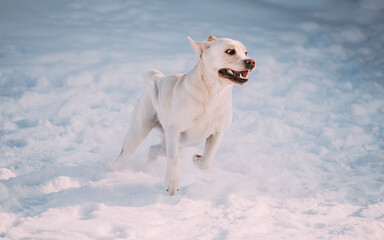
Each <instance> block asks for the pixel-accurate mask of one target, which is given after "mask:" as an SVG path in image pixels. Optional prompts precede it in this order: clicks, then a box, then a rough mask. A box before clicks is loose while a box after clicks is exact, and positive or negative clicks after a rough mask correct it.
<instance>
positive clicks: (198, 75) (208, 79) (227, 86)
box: [186, 59, 233, 101]
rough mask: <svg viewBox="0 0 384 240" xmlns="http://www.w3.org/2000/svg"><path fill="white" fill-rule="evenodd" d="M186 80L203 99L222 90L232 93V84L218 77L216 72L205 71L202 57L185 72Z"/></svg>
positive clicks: (212, 96) (211, 96)
mask: <svg viewBox="0 0 384 240" xmlns="http://www.w3.org/2000/svg"><path fill="white" fill-rule="evenodd" d="M186 80H187V81H188V84H189V85H190V86H191V87H192V88H194V89H197V91H198V92H199V93H201V94H202V96H201V97H202V98H201V99H204V101H207V100H209V99H210V98H214V97H215V96H217V95H221V94H223V93H224V92H228V94H231V93H232V87H233V84H232V83H229V82H227V81H225V80H223V79H220V77H219V76H218V74H217V73H215V72H212V71H207V69H206V66H205V64H204V62H203V61H202V59H200V61H199V62H198V63H197V64H196V66H195V67H194V68H193V69H192V70H191V71H190V72H189V73H187V76H186Z"/></svg>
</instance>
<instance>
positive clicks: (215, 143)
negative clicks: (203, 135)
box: [193, 132, 224, 169]
mask: <svg viewBox="0 0 384 240" xmlns="http://www.w3.org/2000/svg"><path fill="white" fill-rule="evenodd" d="M223 135H224V133H223V132H217V133H214V134H212V135H210V136H209V137H208V138H207V140H206V141H205V148H204V153H203V156H201V155H198V154H196V155H195V156H193V162H194V163H195V165H196V166H198V167H199V168H200V169H207V168H209V167H210V166H211V164H212V161H213V158H214V157H215V154H216V152H217V149H218V148H219V146H220V143H221V140H222V139H223Z"/></svg>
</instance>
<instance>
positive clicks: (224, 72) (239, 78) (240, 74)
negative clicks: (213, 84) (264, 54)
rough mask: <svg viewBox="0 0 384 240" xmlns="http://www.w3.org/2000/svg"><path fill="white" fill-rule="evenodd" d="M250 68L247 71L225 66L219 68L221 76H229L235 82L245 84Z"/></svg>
mask: <svg viewBox="0 0 384 240" xmlns="http://www.w3.org/2000/svg"><path fill="white" fill-rule="evenodd" d="M248 74H249V70H246V71H235V70H231V69H228V68H223V69H220V70H219V75H220V76H221V77H224V78H227V79H229V80H231V81H232V82H234V83H237V84H240V85H243V84H245V83H246V82H248V78H247V77H248Z"/></svg>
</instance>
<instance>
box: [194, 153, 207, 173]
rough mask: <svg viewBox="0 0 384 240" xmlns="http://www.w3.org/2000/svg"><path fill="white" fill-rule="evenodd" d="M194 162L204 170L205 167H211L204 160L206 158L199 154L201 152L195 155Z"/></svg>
mask: <svg viewBox="0 0 384 240" xmlns="http://www.w3.org/2000/svg"><path fill="white" fill-rule="evenodd" d="M193 163H194V164H195V165H196V166H197V167H198V168H200V169H201V170H204V169H207V168H209V166H207V164H206V163H205V162H204V158H203V156H201V155H199V154H195V155H194V156H193Z"/></svg>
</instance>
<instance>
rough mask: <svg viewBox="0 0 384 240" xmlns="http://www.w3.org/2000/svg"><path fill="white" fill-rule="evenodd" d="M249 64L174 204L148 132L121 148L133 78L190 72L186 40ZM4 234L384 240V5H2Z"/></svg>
mask: <svg viewBox="0 0 384 240" xmlns="http://www.w3.org/2000/svg"><path fill="white" fill-rule="evenodd" d="M211 34H213V35H216V36H217V37H230V38H233V39H236V40H239V41H241V42H243V44H244V45H245V46H247V50H248V52H249V56H251V57H252V58H254V59H255V60H256V65H257V70H256V71H255V72H253V73H252V74H251V76H250V82H249V83H248V84H246V85H245V86H242V87H239V86H236V87H235V88H234V119H233V123H232V125H231V128H230V129H229V130H228V132H227V133H226V135H225V138H224V141H223V144H222V145H221V147H220V150H219V152H218V154H217V156H216V159H215V161H214V164H213V166H212V168H211V169H209V170H207V171H200V170H198V169H196V168H195V167H194V165H193V163H192V156H193V154H195V153H198V152H201V151H202V147H203V146H198V147H196V148H189V149H186V150H184V151H183V152H182V154H181V163H182V166H181V168H182V176H181V178H182V179H181V184H182V187H181V189H180V192H179V193H178V194H177V195H176V196H174V197H170V196H169V195H168V194H167V192H166V191H165V188H164V184H163V180H164V173H165V159H159V161H158V162H156V163H154V164H152V165H148V164H147V163H146V154H147V148H148V146H150V145H151V144H153V143H156V142H157V141H158V140H159V136H158V135H157V134H156V133H151V134H150V135H149V137H148V138H147V139H146V140H145V142H143V144H142V145H141V146H140V148H139V149H138V151H137V153H136V154H135V155H134V156H133V158H132V159H131V160H130V162H129V164H128V165H129V167H127V169H126V171H124V172H120V173H115V172H108V171H106V166H107V164H108V163H110V162H111V161H112V160H113V159H114V158H115V157H116V156H117V154H118V153H119V151H120V149H121V144H122V141H123V138H124V136H125V133H126V131H127V129H128V126H129V122H130V114H131V113H132V110H133V106H134V104H135V102H136V100H137V99H138V97H139V96H140V94H141V92H142V91H143V89H144V87H145V84H144V81H143V75H144V74H145V73H146V71H148V70H151V69H158V70H160V71H163V72H165V73H174V72H180V73H184V72H187V71H189V70H190V69H191V68H192V67H193V66H194V64H195V63H196V62H197V60H198V59H197V57H196V56H195V54H194V52H193V50H192V49H191V47H190V45H189V42H188V40H187V36H188V35H190V36H191V37H192V38H193V39H195V40H205V39H207V37H208V35H211ZM0 114H1V116H0V238H1V239H375V240H378V239H384V2H383V1H381V0H357V1H347V0H340V1H330V0H322V1H307V0H294V1H284V0H259V1H256V0H255V1H250V0H249V1H245V0H244V1H228V0H225V1H220V0H216V1H204V0H194V1H171V0H168V1H156V0H151V1H139V0H137V1H131V0H130V1H117V0H114V1H102V0H97V1H96V0H92V1H74V0H69V1H51V0H29V1H23V0H1V1H0Z"/></svg>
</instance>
